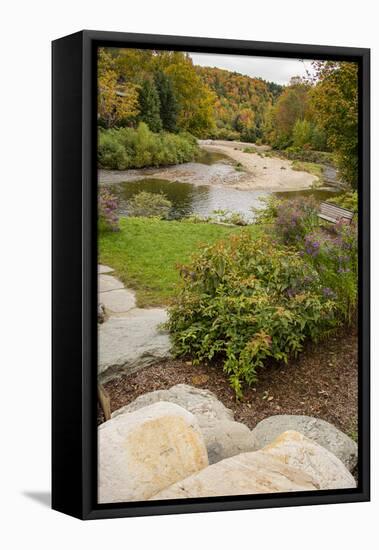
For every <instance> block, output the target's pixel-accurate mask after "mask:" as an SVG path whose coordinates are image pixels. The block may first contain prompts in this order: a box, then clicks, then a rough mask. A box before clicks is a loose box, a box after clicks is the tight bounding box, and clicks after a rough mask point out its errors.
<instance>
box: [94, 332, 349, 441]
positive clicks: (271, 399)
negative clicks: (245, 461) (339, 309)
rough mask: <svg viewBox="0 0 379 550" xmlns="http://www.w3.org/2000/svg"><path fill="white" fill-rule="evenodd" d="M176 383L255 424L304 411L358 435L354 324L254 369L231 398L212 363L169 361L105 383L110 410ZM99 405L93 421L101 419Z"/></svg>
mask: <svg viewBox="0 0 379 550" xmlns="http://www.w3.org/2000/svg"><path fill="white" fill-rule="evenodd" d="M175 384H189V385H192V386H196V387H199V388H204V389H208V390H210V391H212V392H213V393H215V394H216V396H217V397H218V399H220V401H222V402H223V403H224V405H225V406H226V407H228V408H230V409H232V410H233V412H234V415H235V419H236V420H238V421H240V422H243V423H244V424H246V425H247V426H249V427H250V428H254V427H255V426H256V424H257V423H258V422H260V421H261V420H263V419H264V418H266V417H268V416H272V415H275V414H304V415H308V416H314V417H317V418H322V419H323V420H327V421H328V422H331V423H332V424H334V425H335V426H337V427H338V428H340V429H341V430H342V431H343V432H345V433H347V434H348V435H349V436H350V437H352V438H353V439H356V438H357V414H358V346H357V334H356V330H355V329H345V330H343V331H341V332H340V333H338V334H336V335H335V336H334V337H332V338H330V339H328V341H326V342H320V343H319V344H309V345H308V346H307V347H306V349H305V350H304V352H303V353H302V354H301V355H300V356H299V357H298V359H296V360H292V361H290V362H289V363H288V365H283V364H282V365H277V364H271V365H269V366H267V367H266V368H265V369H262V370H261V371H260V373H259V381H258V383H257V384H256V385H255V386H253V387H251V388H247V389H246V390H245V392H244V398H243V400H242V401H236V399H235V396H234V392H233V390H232V389H231V388H230V386H229V384H228V380H227V376H226V375H225V374H224V373H223V372H222V368H221V367H220V366H216V365H200V366H193V365H192V363H191V362H190V361H182V360H171V361H166V362H162V363H159V364H156V365H154V366H152V367H150V368H147V369H145V370H142V371H139V372H137V373H135V374H132V375H128V376H124V377H122V378H120V379H117V380H112V381H110V382H108V383H107V384H106V385H105V389H106V391H107V392H108V394H109V396H110V398H111V409H112V411H115V410H117V409H118V408H120V407H122V406H123V405H126V404H128V403H130V402H131V401H133V400H134V399H136V397H138V396H139V395H142V394H144V393H147V392H150V391H155V390H158V389H168V388H170V387H172V386H174V385H175ZM103 420H104V419H103V415H102V412H101V410H100V409H99V413H98V422H99V423H101V422H103Z"/></svg>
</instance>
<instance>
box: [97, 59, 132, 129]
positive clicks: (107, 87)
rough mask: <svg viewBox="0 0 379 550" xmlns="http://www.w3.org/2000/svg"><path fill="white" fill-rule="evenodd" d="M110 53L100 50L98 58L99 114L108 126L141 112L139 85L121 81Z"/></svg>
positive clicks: (110, 126)
mask: <svg viewBox="0 0 379 550" xmlns="http://www.w3.org/2000/svg"><path fill="white" fill-rule="evenodd" d="M117 74H118V73H117V71H116V70H115V68H114V62H113V59H112V56H111V54H110V53H108V52H106V51H105V50H104V49H100V51H99V60H98V116H99V118H100V119H101V120H103V121H104V124H105V125H106V127H107V128H112V127H113V126H116V125H117V124H118V123H120V122H121V121H123V120H125V119H128V118H130V117H135V116H136V115H138V113H139V106H138V86H137V85H136V84H133V83H131V82H128V83H120V82H119V81H118V76H117Z"/></svg>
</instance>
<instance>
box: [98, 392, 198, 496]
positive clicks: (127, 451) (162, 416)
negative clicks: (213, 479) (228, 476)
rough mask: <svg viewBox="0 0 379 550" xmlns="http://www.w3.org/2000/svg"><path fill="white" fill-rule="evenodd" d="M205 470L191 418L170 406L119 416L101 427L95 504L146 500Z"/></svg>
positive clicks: (160, 404)
mask: <svg viewBox="0 0 379 550" xmlns="http://www.w3.org/2000/svg"><path fill="white" fill-rule="evenodd" d="M207 466H208V457H207V450H206V447H205V445H204V441H203V438H202V435H201V433H200V430H199V427H198V424H197V421H196V419H195V417H194V416H193V415H192V414H191V413H189V412H188V411H186V410H185V409H183V408H182V407H179V406H178V405H175V404H173V403H167V402H159V403H155V404H153V405H150V406H148V407H144V408H142V409H140V410H138V411H135V412H132V413H125V414H121V415H119V416H116V417H115V418H112V419H110V420H108V421H107V422H105V423H104V424H101V426H100V427H99V430H98V502H99V503H111V502H128V501H142V500H147V499H149V498H150V497H151V496H153V495H154V494H155V493H157V492H159V491H161V490H162V489H164V488H165V487H168V486H169V485H172V484H173V483H175V482H177V481H179V480H180V479H183V478H187V477H189V476H191V474H194V473H195V472H197V471H199V470H201V469H203V468H205V467H207Z"/></svg>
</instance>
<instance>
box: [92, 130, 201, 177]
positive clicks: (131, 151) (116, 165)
mask: <svg viewBox="0 0 379 550" xmlns="http://www.w3.org/2000/svg"><path fill="white" fill-rule="evenodd" d="M198 153H199V146H198V144H197V141H196V139H195V138H194V137H193V136H192V135H191V134H189V133H188V132H181V133H179V134H172V133H168V132H159V133H154V132H151V131H150V130H149V128H148V126H147V125H146V124H145V123H143V122H141V123H140V124H139V125H138V128H136V129H134V128H117V129H115V128H114V129H109V130H104V129H100V130H99V139H98V165H99V167H100V168H105V169H109V170H126V169H128V168H143V167H145V166H165V165H170V164H180V163H182V162H189V161H192V160H194V159H195V158H196V156H197V155H198Z"/></svg>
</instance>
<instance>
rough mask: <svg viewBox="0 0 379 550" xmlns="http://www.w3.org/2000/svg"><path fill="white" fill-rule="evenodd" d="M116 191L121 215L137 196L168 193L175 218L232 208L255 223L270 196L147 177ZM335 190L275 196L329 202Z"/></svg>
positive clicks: (113, 188)
mask: <svg viewBox="0 0 379 550" xmlns="http://www.w3.org/2000/svg"><path fill="white" fill-rule="evenodd" d="M110 187H111V190H112V192H113V193H114V194H115V195H117V196H118V197H119V199H120V214H121V215H126V216H127V215H128V200H129V199H130V198H131V197H133V195H135V194H136V193H140V192H141V191H147V192H149V193H164V194H165V195H166V197H167V198H168V199H169V200H170V201H171V202H172V208H171V211H170V218H171V219H179V218H183V217H184V216H188V215H191V214H196V215H198V216H201V217H206V216H209V215H211V214H212V213H213V211H214V210H219V209H222V210H224V209H228V210H231V211H233V212H239V213H240V214H243V215H244V216H245V217H246V219H248V220H253V219H254V212H252V210H251V209H252V208H253V207H254V208H260V207H262V202H261V201H260V200H259V199H260V198H262V197H267V196H268V195H269V194H270V193H268V192H264V191H242V190H239V189H231V188H230V187H225V188H222V187H212V186H209V185H193V184H191V183H183V182H179V181H177V182H172V181H167V180H162V179H152V178H146V179H142V180H139V181H128V182H123V183H117V184H113V185H111V186H110ZM335 194H336V193H335V191H334V192H333V191H324V190H322V191H321V190H313V189H309V190H306V191H289V192H285V193H275V195H276V196H278V197H280V198H288V199H291V198H295V197H299V196H313V197H315V198H316V199H317V200H326V199H327V198H328V197H330V196H331V195H335Z"/></svg>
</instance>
